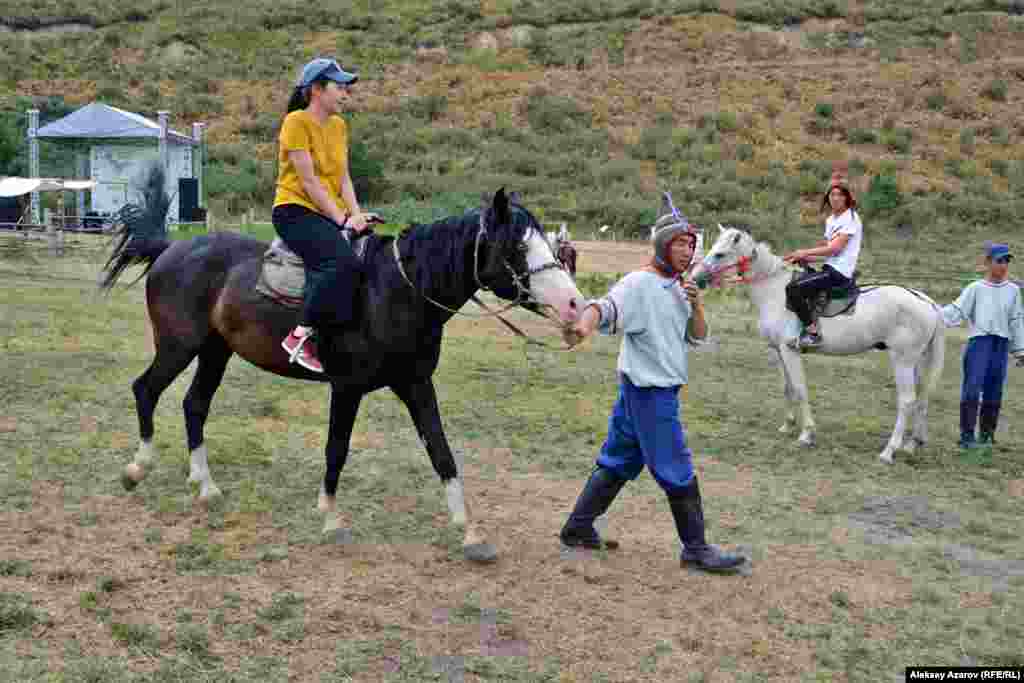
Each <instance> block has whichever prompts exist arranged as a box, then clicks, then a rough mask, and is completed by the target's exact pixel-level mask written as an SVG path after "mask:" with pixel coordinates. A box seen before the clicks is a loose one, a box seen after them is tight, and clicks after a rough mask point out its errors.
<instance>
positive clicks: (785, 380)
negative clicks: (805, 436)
mask: <svg viewBox="0 0 1024 683" xmlns="http://www.w3.org/2000/svg"><path fill="white" fill-rule="evenodd" d="M772 350H773V351H774V352H775V355H776V357H777V358H778V359H779V372H780V373H782V393H783V395H784V396H785V397H786V421H785V422H783V423H782V426H781V427H779V433H780V434H789V433H791V432H792V431H793V428H794V427H795V426H796V411H795V410H794V409H793V403H794V401H795V398H794V396H795V394H794V391H793V384H792V382H790V381H789V372H788V371H787V370H786V364H785V363H784V362H783V360H782V351H781V350H780V349H779V347H777V346H775V347H772Z"/></svg>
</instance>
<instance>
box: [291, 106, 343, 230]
mask: <svg viewBox="0 0 1024 683" xmlns="http://www.w3.org/2000/svg"><path fill="white" fill-rule="evenodd" d="M297 149H303V150H306V151H307V152H309V156H310V157H312V159H313V172H314V173H316V176H317V178H319V179H320V182H322V183H323V185H324V188H326V190H327V194H328V195H329V196H330V197H331V199H333V200H334V202H335V204H337V205H338V207H339V208H341V210H342V211H344V212H345V213H348V212H349V208H348V205H347V204H346V203H345V200H344V199H342V197H341V181H342V179H343V178H344V177H345V175H346V174H347V173H348V126H347V125H346V124H345V120H344V119H343V118H341V117H340V116H336V115H335V116H330V117H328V119H327V121H326V122H325V123H324V125H322V126H321V125H320V124H319V123H318V122H317V120H316V119H314V118H313V117H312V116H310V115H309V114H308V113H307V112H306V111H305V110H303V109H297V110H296V111H293V112H291V113H290V114H288V115H287V116H285V117H284V123H282V124H281V134H280V135H279V136H278V150H279V151H278V174H277V192H276V193H275V195H274V206H280V205H281V204H300V205H302V206H305V207H307V208H309V209H311V210H312V211H316V212H317V213H323V211H321V209H320V208H319V207H318V206H317V205H316V202H314V201H313V198H312V197H310V196H309V193H307V192H306V188H304V187H303V186H302V177H301V176H300V175H299V172H298V170H297V169H296V168H295V164H293V163H292V161H291V158H290V157H289V155H288V152H290V151H293V150H297Z"/></svg>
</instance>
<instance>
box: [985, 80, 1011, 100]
mask: <svg viewBox="0 0 1024 683" xmlns="http://www.w3.org/2000/svg"><path fill="white" fill-rule="evenodd" d="M1007 91H1008V86H1007V84H1006V81H1004V80H1003V79H1001V78H997V79H995V80H993V81H991V82H990V83H989V84H988V85H986V86H985V88H984V89H983V90H982V91H981V94H982V95H984V96H985V97H987V98H989V99H990V100H994V101H996V102H1005V101H1006V95H1007Z"/></svg>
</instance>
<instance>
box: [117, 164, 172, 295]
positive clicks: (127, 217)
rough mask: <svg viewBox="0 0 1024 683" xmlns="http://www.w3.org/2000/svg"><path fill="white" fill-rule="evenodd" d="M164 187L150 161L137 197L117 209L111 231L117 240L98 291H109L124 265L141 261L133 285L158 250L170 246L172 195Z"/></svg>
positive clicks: (157, 167)
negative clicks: (139, 270)
mask: <svg viewBox="0 0 1024 683" xmlns="http://www.w3.org/2000/svg"><path fill="white" fill-rule="evenodd" d="M164 188H165V185H164V171H163V168H162V167H161V166H160V165H159V164H153V165H151V166H150V168H149V170H148V171H147V172H146V174H145V176H144V178H143V182H142V186H141V188H140V197H141V199H140V201H139V202H138V203H136V204H126V205H125V206H124V207H122V208H121V210H120V211H118V213H117V217H116V220H115V226H116V227H115V229H114V233H113V239H114V241H116V244H115V245H114V248H113V249H112V250H111V253H110V258H108V259H107V262H106V264H105V265H104V266H103V269H102V270H101V271H100V273H101V275H102V278H101V280H100V282H99V288H100V290H101V291H109V290H110V288H111V287H113V286H114V283H116V282H117V280H118V278H119V277H120V276H121V273H123V272H124V271H125V269H127V268H129V267H131V266H134V265H144V266H145V269H144V270H143V271H142V274H141V275H140V276H139V277H138V279H136V280H135V281H134V282H132V285H134V284H135V283H136V282H138V281H139V280H141V279H142V278H144V277H145V276H146V275H147V274H148V273H149V269H150V268H152V267H153V264H154V263H155V262H156V260H157V258H159V256H160V254H162V253H164V252H165V251H166V250H167V248H168V247H170V246H171V241H170V240H169V239H168V237H167V212H168V211H169V210H170V207H171V199H170V197H169V196H168V195H167V192H166V190H165V189H164ZM130 286H131V285H129V287H130Z"/></svg>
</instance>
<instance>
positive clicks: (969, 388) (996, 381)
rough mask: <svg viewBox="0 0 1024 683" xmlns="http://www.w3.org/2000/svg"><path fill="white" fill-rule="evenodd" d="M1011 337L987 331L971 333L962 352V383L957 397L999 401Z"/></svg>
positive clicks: (974, 400) (1004, 381)
mask: <svg viewBox="0 0 1024 683" xmlns="http://www.w3.org/2000/svg"><path fill="white" fill-rule="evenodd" d="M1009 352H1010V340H1009V339H1007V338H1006V337H999V336H996V335H994V334H988V335H985V336H983V337H973V338H972V339H970V340H968V342H967V350H966V351H965V352H964V383H963V386H962V387H961V388H960V400H961V401H971V402H974V403H977V402H978V400H979V399H980V400H984V401H986V402H988V401H996V402H998V401H1002V400H1003V385H1004V384H1006V368H1007V365H1008V361H1009V358H1010V353H1009Z"/></svg>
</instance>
